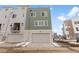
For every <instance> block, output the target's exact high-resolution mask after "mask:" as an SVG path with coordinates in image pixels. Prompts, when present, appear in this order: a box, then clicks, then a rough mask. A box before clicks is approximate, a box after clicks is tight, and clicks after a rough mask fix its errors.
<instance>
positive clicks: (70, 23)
mask: <svg viewBox="0 0 79 59" xmlns="http://www.w3.org/2000/svg"><path fill="white" fill-rule="evenodd" d="M63 28H64V29H63V35H64V36H66V39H69V40H79V17H74V18H72V20H66V21H64V26H63Z"/></svg>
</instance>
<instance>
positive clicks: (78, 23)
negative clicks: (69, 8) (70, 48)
mask: <svg viewBox="0 0 79 59" xmlns="http://www.w3.org/2000/svg"><path fill="white" fill-rule="evenodd" d="M72 24H73V29H74V38H75V39H77V41H79V17H75V18H74V19H73V20H72Z"/></svg>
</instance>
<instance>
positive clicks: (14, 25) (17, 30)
mask: <svg viewBox="0 0 79 59" xmlns="http://www.w3.org/2000/svg"><path fill="white" fill-rule="evenodd" d="M19 30H20V23H14V24H13V27H12V32H15V33H17V32H19Z"/></svg>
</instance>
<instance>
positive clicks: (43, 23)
mask: <svg viewBox="0 0 79 59" xmlns="http://www.w3.org/2000/svg"><path fill="white" fill-rule="evenodd" d="M34 26H48V21H47V20H35V21H34Z"/></svg>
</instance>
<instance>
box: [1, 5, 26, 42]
mask: <svg viewBox="0 0 79 59" xmlns="http://www.w3.org/2000/svg"><path fill="white" fill-rule="evenodd" d="M26 14H27V6H18V7H17V8H13V7H10V6H6V7H4V8H2V10H1V13H0V15H1V18H0V23H1V25H0V28H1V31H0V32H1V36H0V38H1V39H0V41H5V42H23V41H25V40H26V39H24V35H25V32H24V30H25V21H26Z"/></svg>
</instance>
